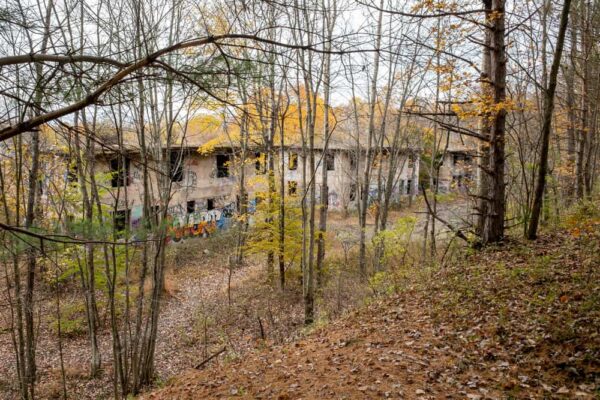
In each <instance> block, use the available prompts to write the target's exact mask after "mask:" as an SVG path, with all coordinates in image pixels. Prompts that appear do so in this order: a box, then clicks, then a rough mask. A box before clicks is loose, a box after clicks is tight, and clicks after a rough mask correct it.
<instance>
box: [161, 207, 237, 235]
mask: <svg viewBox="0 0 600 400" xmlns="http://www.w3.org/2000/svg"><path fill="white" fill-rule="evenodd" d="M172 208H173V210H172V211H173V212H172V213H171V212H169V213H168V217H167V218H168V232H167V242H170V241H173V242H179V241H181V240H183V239H186V238H190V237H207V236H210V235H211V234H212V233H214V232H215V231H217V230H218V229H225V228H227V227H228V226H229V225H230V222H231V217H232V216H233V213H234V211H235V204H233V203H231V204H228V205H226V206H224V207H223V208H218V209H213V210H200V209H199V207H198V206H196V209H195V210H194V212H191V213H187V210H184V209H183V207H182V206H180V205H179V207H178V208H177V207H176V206H174V207H172Z"/></svg>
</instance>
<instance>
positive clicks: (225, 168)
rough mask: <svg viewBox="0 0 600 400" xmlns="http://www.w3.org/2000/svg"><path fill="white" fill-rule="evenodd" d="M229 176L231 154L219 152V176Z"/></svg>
mask: <svg viewBox="0 0 600 400" xmlns="http://www.w3.org/2000/svg"><path fill="white" fill-rule="evenodd" d="M228 176H229V155H228V154H217V178H227V177H228Z"/></svg>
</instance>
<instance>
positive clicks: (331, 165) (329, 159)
mask: <svg viewBox="0 0 600 400" xmlns="http://www.w3.org/2000/svg"><path fill="white" fill-rule="evenodd" d="M325 166H326V167H327V171H334V170H335V154H333V153H330V152H327V153H326V154H325Z"/></svg>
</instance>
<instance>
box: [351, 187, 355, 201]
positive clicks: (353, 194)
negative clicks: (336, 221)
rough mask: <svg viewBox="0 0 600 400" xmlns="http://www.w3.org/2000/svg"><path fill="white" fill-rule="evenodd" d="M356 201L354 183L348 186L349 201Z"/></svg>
mask: <svg viewBox="0 0 600 400" xmlns="http://www.w3.org/2000/svg"><path fill="white" fill-rule="evenodd" d="M354 200H356V183H351V184H350V201H354Z"/></svg>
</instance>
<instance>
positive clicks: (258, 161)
mask: <svg viewBox="0 0 600 400" xmlns="http://www.w3.org/2000/svg"><path fill="white" fill-rule="evenodd" d="M254 159H255V161H254V170H255V171H256V173H257V174H259V175H262V174H264V173H265V172H266V168H265V166H266V165H265V162H266V158H265V155H264V154H263V153H254Z"/></svg>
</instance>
